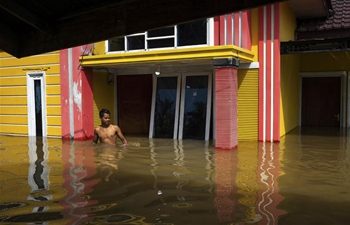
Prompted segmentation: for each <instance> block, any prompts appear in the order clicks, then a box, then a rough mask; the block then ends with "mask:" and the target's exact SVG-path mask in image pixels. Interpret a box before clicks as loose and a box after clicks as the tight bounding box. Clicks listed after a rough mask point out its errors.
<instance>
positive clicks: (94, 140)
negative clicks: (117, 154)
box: [91, 128, 99, 145]
mask: <svg viewBox="0 0 350 225" xmlns="http://www.w3.org/2000/svg"><path fill="white" fill-rule="evenodd" d="M98 139H99V136H98V134H97V131H96V128H95V129H94V139H92V143H91V144H93V145H94V144H97V142H98Z"/></svg>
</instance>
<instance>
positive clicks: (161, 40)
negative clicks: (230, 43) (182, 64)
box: [108, 19, 208, 52]
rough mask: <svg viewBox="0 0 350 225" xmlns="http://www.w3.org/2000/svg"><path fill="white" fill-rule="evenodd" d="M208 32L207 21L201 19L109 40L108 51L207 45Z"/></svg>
mask: <svg viewBox="0 0 350 225" xmlns="http://www.w3.org/2000/svg"><path fill="white" fill-rule="evenodd" d="M207 30H208V29H207V19H201V20H197V21H193V22H189V23H184V24H180V25H176V26H171V27H165V28H160V29H155V30H150V31H147V32H145V33H139V34H134V35H130V36H126V38H124V37H116V38H111V39H109V40H108V51H109V52H112V51H132V50H147V49H157V48H166V47H167V48H175V47H178V46H180V47H181V46H191V45H205V44H207V35H208V31H207ZM125 42H126V43H125ZM125 46H126V49H125Z"/></svg>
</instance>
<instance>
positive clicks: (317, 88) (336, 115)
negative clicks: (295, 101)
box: [301, 77, 341, 127]
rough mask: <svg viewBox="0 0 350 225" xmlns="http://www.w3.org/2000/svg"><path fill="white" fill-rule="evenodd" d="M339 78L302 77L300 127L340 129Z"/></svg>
mask: <svg viewBox="0 0 350 225" xmlns="http://www.w3.org/2000/svg"><path fill="white" fill-rule="evenodd" d="M340 93H341V78H340V77H304V78H303V80H302V112H301V125H302V126H309V127H340V117H341V115H340Z"/></svg>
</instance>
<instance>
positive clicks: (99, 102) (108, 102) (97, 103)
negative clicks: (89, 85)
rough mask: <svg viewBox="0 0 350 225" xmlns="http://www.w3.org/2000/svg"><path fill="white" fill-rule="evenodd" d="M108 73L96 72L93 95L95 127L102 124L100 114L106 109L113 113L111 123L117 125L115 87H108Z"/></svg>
mask: <svg viewBox="0 0 350 225" xmlns="http://www.w3.org/2000/svg"><path fill="white" fill-rule="evenodd" d="M106 80H107V73H106V72H94V75H93V93H94V126H95V127H96V126H99V125H100V124H101V120H100V116H99V112H100V110H101V109H103V108H105V109H108V110H109V111H110V112H111V123H112V124H115V120H114V116H115V111H114V99H115V98H114V85H108V84H107V82H106Z"/></svg>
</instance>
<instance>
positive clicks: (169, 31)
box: [147, 27, 174, 37]
mask: <svg viewBox="0 0 350 225" xmlns="http://www.w3.org/2000/svg"><path fill="white" fill-rule="evenodd" d="M170 35H174V27H166V28H161V29H156V30H150V31H147V36H148V37H161V36H170Z"/></svg>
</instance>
